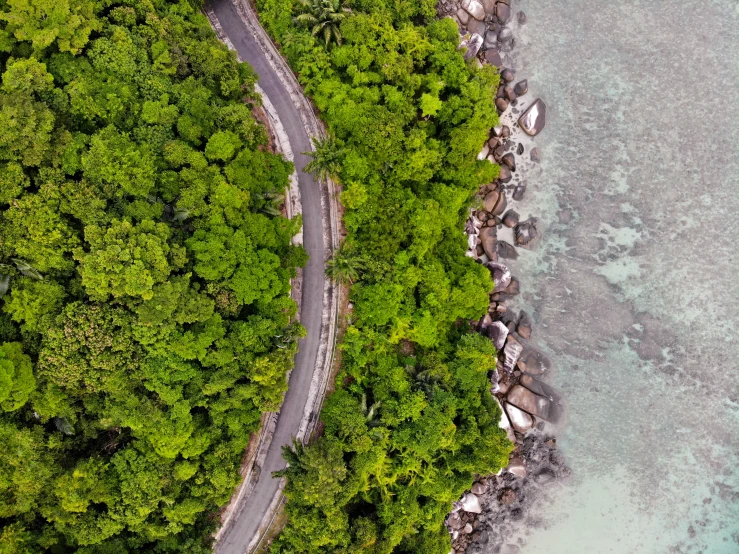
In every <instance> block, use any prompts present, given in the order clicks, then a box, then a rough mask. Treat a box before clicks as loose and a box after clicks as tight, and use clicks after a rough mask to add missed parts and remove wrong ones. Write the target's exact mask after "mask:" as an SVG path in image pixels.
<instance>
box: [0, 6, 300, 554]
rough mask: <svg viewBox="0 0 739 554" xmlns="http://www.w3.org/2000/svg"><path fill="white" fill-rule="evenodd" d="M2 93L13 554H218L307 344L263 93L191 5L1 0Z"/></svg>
mask: <svg viewBox="0 0 739 554" xmlns="http://www.w3.org/2000/svg"><path fill="white" fill-rule="evenodd" d="M0 74H1V75H2V86H0V444H1V445H2V448H1V449H0V553H2V554H6V553H7V554H11V553H12V554H22V553H34V554H35V553H41V552H53V553H55V554H57V553H58V554H63V553H67V552H70V553H71V552H79V553H82V554H93V553H94V554H99V553H102V554H106V553H110V554H113V553H115V554H125V553H127V552H131V553H134V552H137V553H138V552H159V553H166V552H172V553H182V552H188V553H197V552H208V551H209V550H210V533H211V531H212V529H213V525H214V522H215V521H217V518H216V517H215V516H214V514H215V512H216V511H217V510H218V508H219V507H220V506H222V505H223V504H225V503H226V502H227V501H228V499H229V497H230V495H231V494H232V491H233V489H234V486H235V484H236V483H237V481H238V478H239V475H238V471H237V470H238V467H239V463H240V458H241V455H242V453H243V449H244V446H245V444H246V441H247V439H248V437H249V434H250V433H251V432H253V431H254V430H256V429H257V427H258V425H259V421H260V416H261V414H262V413H263V412H264V411H267V410H275V409H277V408H278V407H279V404H280V402H281V399H282V395H283V393H284V391H285V388H286V386H287V385H286V380H285V373H286V371H287V370H288V369H289V367H290V365H291V363H292V357H293V354H294V352H295V344H296V340H297V338H298V337H299V336H301V334H302V332H303V331H302V329H301V328H300V326H299V325H297V324H296V323H295V322H294V315H295V306H294V303H293V301H292V300H291V299H290V296H289V292H290V283H289V281H290V279H291V277H292V276H293V275H294V274H295V267H296V266H298V265H301V264H302V263H303V262H304V261H305V252H304V251H303V250H302V248H300V247H296V246H293V245H292V244H291V240H292V237H293V236H294V235H295V234H296V232H297V231H298V230H299V227H300V224H301V223H300V221H299V220H298V219H295V220H288V219H285V218H283V217H282V216H281V213H280V210H279V207H280V198H281V193H282V191H283V190H284V188H285V186H286V185H287V183H288V176H289V174H290V173H291V171H292V166H291V165H290V164H289V163H287V162H285V161H284V160H283V159H282V158H280V157H279V156H277V155H274V154H271V153H269V152H268V151H267V148H266V133H265V132H264V130H263V128H262V127H261V126H260V125H259V124H258V123H257V122H256V119H255V118H254V117H253V115H252V112H251V110H252V108H253V107H254V105H255V104H256V102H258V99H257V96H256V95H255V93H254V90H253V84H254V82H255V75H254V74H253V72H252V71H251V70H250V69H249V68H248V67H247V66H246V65H242V64H239V63H238V62H237V61H236V59H235V56H234V55H233V54H232V53H230V52H229V51H228V50H227V49H226V47H225V46H223V45H221V44H220V43H219V42H218V41H217V40H216V38H215V36H214V34H213V33H212V31H211V29H210V27H209V25H208V23H207V20H206V19H205V17H204V16H202V15H201V14H199V13H198V12H196V11H195V10H194V9H193V8H192V6H191V4H190V3H189V2H188V1H187V0H180V1H175V0H95V1H93V0H0ZM244 100H246V101H247V103H245V102H244Z"/></svg>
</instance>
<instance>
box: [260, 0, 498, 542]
mask: <svg viewBox="0 0 739 554" xmlns="http://www.w3.org/2000/svg"><path fill="white" fill-rule="evenodd" d="M434 6H435V2H434V0H420V1H408V0H350V1H346V2H344V3H342V1H341V0H257V7H258V9H259V14H260V18H261V20H262V23H263V25H264V26H265V27H266V28H267V30H268V31H269V32H270V33H271V35H272V37H273V38H274V40H275V41H276V42H277V43H278V45H279V46H280V48H281V51H282V53H283V55H285V56H286V58H287V59H288V62H289V63H290V64H291V66H292V68H293V70H294V71H295V72H296V74H297V75H298V77H299V80H300V82H301V84H302V85H303V87H304V89H305V91H306V93H307V94H308V95H309V97H310V98H311V100H312V101H313V102H314V104H315V106H316V108H317V110H318V112H319V113H320V115H321V117H322V118H323V120H324V121H325V122H326V124H327V126H328V129H329V131H330V137H329V138H327V139H326V140H324V141H321V142H318V143H317V149H316V152H315V154H314V156H313V161H312V162H311V166H310V168H309V169H313V170H315V171H316V172H318V173H320V174H322V175H324V176H332V177H334V178H335V179H336V180H338V181H339V182H340V183H341V184H342V187H343V192H342V193H341V202H342V204H343V205H344V207H345V210H346V211H345V216H344V223H345V225H346V229H347V232H348V235H347V238H346V241H345V243H344V245H343V246H342V248H341V250H339V251H338V252H336V253H335V255H334V257H333V258H332V260H330V262H329V264H328V273H329V275H330V276H331V277H332V278H334V279H336V280H338V281H341V282H343V283H345V284H346V285H347V286H349V287H350V305H349V311H348V314H347V328H346V332H345V334H344V338H343V341H342V343H341V344H340V354H339V355H340V356H341V369H340V372H339V374H338V377H337V380H336V389H335V392H334V393H333V394H332V395H331V396H330V397H329V398H328V399H327V400H326V402H325V404H324V409H323V412H322V415H321V419H322V422H323V425H324V427H323V433H322V435H321V436H319V437H317V438H315V439H314V440H313V441H311V442H310V443H309V444H308V445H302V444H298V443H296V444H295V445H294V446H293V448H286V449H285V457H286V459H287V460H288V462H289V466H288V468H287V469H286V470H284V471H283V472H281V473H280V475H283V476H285V477H286V478H287V486H286V495H287V497H288V503H287V515H288V523H287V526H286V527H285V529H284V530H283V532H282V534H281V535H280V536H279V537H278V538H277V540H275V541H274V542H273V544H272V551H273V552H276V553H277V552H280V553H297V552H307V553H319V552H321V553H327V552H333V553H347V554H348V553H360V552H361V553H375V554H384V553H390V552H407V553H410V552H417V553H423V554H429V553H435V554H436V553H438V554H446V553H448V552H449V551H450V549H451V546H450V539H449V535H448V533H447V532H446V529H445V528H444V526H443V521H444V518H445V516H446V514H447V513H448V512H449V510H450V508H451V505H452V502H453V501H455V500H457V499H458V498H459V496H460V495H461V493H462V492H463V491H464V490H465V489H467V488H469V487H470V486H471V484H472V481H473V475H474V474H476V473H479V474H486V473H492V472H496V471H498V469H500V468H501V467H503V466H505V465H506V464H507V461H508V455H509V453H510V451H511V448H512V445H511V444H510V443H509V442H508V440H507V439H506V438H505V434H504V433H503V431H502V430H501V429H500V428H499V427H498V421H499V418H500V415H501V414H500V411H499V408H498V406H497V404H496V403H495V402H494V399H493V397H492V395H491V393H490V386H491V385H490V380H489V377H490V374H491V372H492V371H493V370H494V369H495V364H496V353H495V350H494V347H493V345H492V344H491V343H490V341H489V340H488V339H486V338H483V337H481V336H480V335H478V334H476V333H473V332H471V329H470V325H469V321H470V320H474V319H478V318H479V317H480V316H482V315H483V314H484V313H485V312H486V310H487V307H488V304H489V298H488V295H489V293H490V291H491V290H492V282H491V279H490V274H489V272H488V270H487V269H486V268H484V267H483V266H481V265H478V264H476V263H475V262H474V261H473V260H472V259H470V258H467V257H465V255H464V253H465V250H466V240H465V235H464V232H463V221H464V219H465V218H466V217H467V213H468V212H467V210H468V207H469V206H470V205H471V203H473V202H474V196H475V193H476V191H477V190H478V188H479V186H480V185H482V184H486V183H489V182H491V181H492V180H494V179H495V178H496V177H497V175H498V171H499V167H498V166H496V165H493V164H491V163H490V162H488V161H487V160H483V161H480V160H477V154H478V152H479V151H480V148H481V147H482V145H483V143H484V142H485V140H486V139H487V138H488V134H489V131H490V129H491V127H493V126H495V125H497V123H498V116H497V112H496V110H495V106H494V103H493V102H494V97H495V90H496V88H497V85H498V82H499V75H498V73H497V70H496V69H495V68H493V67H491V66H484V67H477V66H476V65H474V63H473V62H469V63H467V62H465V61H464V58H463V55H462V52H461V51H460V50H458V40H459V37H458V30H457V26H456V23H455V22H454V21H452V20H450V19H445V20H438V19H437V18H436V13H435V7H434Z"/></svg>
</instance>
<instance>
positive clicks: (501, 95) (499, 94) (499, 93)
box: [495, 85, 505, 98]
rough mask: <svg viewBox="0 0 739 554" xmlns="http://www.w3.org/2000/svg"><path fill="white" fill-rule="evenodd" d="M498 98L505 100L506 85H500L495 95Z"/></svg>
mask: <svg viewBox="0 0 739 554" xmlns="http://www.w3.org/2000/svg"><path fill="white" fill-rule="evenodd" d="M495 97H496V98H505V85H500V86H499V87H498V91H497V92H496V93H495Z"/></svg>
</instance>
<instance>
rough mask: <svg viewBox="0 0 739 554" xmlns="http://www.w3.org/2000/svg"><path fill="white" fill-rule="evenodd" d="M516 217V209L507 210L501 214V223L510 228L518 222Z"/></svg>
mask: <svg viewBox="0 0 739 554" xmlns="http://www.w3.org/2000/svg"><path fill="white" fill-rule="evenodd" d="M518 217H519V216H518V212H517V211H516V210H508V211H507V212H506V213H505V215H504V216H503V225H505V226H506V227H510V228H511V229H512V228H513V227H515V226H516V224H517V223H518Z"/></svg>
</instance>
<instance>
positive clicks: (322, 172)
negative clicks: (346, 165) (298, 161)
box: [303, 136, 344, 181]
mask: <svg viewBox="0 0 739 554" xmlns="http://www.w3.org/2000/svg"><path fill="white" fill-rule="evenodd" d="M313 146H314V148H315V149H314V150H313V151H311V152H303V154H304V155H306V156H310V157H311V161H310V162H308V163H307V164H306V166H305V167H304V168H303V171H306V172H308V173H313V175H315V176H316V177H317V178H318V179H321V180H323V181H325V180H327V179H336V178H338V176H339V173H340V172H341V160H342V159H343V157H344V149H343V148H342V145H341V142H340V141H338V140H337V139H335V138H334V137H331V136H329V137H327V138H325V139H323V140H318V139H315V138H314V139H313Z"/></svg>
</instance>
